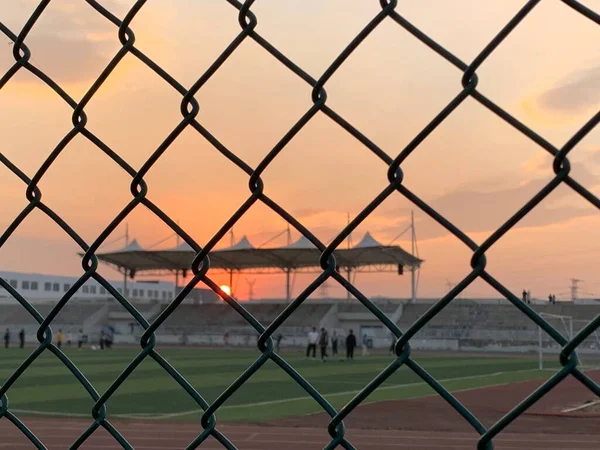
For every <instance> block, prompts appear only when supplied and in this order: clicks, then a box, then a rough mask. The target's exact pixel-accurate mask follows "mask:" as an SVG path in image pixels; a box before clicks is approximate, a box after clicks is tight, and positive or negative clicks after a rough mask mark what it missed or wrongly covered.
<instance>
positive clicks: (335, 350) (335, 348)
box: [331, 330, 338, 356]
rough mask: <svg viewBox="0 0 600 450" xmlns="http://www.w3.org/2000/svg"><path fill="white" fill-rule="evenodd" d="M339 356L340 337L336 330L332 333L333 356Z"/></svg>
mask: <svg viewBox="0 0 600 450" xmlns="http://www.w3.org/2000/svg"><path fill="white" fill-rule="evenodd" d="M337 354H338V335H337V333H336V331H335V330H333V332H332V333H331V356H337Z"/></svg>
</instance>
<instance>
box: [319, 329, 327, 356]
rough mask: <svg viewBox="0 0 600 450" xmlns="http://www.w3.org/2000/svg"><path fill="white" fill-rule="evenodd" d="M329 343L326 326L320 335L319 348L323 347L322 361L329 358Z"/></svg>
mask: <svg viewBox="0 0 600 450" xmlns="http://www.w3.org/2000/svg"><path fill="white" fill-rule="evenodd" d="M328 345H329V333H327V330H326V329H325V328H321V334H320V335H319V348H320V349H321V361H322V362H325V361H326V360H327V346H328Z"/></svg>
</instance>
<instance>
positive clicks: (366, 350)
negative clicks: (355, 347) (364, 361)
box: [362, 333, 369, 356]
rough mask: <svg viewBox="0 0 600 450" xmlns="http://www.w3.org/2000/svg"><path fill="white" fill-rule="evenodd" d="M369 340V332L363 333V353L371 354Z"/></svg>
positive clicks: (364, 354) (365, 354)
mask: <svg viewBox="0 0 600 450" xmlns="http://www.w3.org/2000/svg"><path fill="white" fill-rule="evenodd" d="M368 342H369V337H368V336H367V333H365V334H363V337H362V355H363V356H369V349H368V348H367V343H368Z"/></svg>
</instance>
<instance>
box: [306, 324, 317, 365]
mask: <svg viewBox="0 0 600 450" xmlns="http://www.w3.org/2000/svg"><path fill="white" fill-rule="evenodd" d="M318 340H319V333H318V332H317V329H316V328H315V327H313V328H312V331H311V332H309V333H308V346H307V347H306V357H307V358H308V355H309V354H310V352H311V351H312V357H313V359H315V358H316V356H317V341H318Z"/></svg>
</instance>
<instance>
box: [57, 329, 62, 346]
mask: <svg viewBox="0 0 600 450" xmlns="http://www.w3.org/2000/svg"><path fill="white" fill-rule="evenodd" d="M62 341H63V333H62V330H58V333H57V334H56V344H57V347H58V348H60V347H61V346H62Z"/></svg>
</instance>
